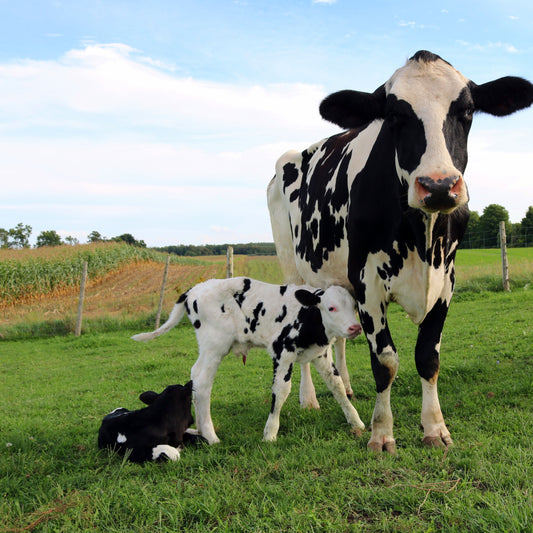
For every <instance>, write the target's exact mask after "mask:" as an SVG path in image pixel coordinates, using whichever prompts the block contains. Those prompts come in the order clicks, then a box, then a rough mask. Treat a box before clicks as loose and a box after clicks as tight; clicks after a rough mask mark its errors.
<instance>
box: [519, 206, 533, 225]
mask: <svg viewBox="0 0 533 533" xmlns="http://www.w3.org/2000/svg"><path fill="white" fill-rule="evenodd" d="M520 224H522V227H523V228H530V229H531V230H532V231H533V205H530V206H529V207H528V208H527V211H526V216H525V217H524V218H523V219H522V220H521V221H520Z"/></svg>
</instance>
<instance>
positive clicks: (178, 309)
mask: <svg viewBox="0 0 533 533" xmlns="http://www.w3.org/2000/svg"><path fill="white" fill-rule="evenodd" d="M186 300H187V293H184V294H182V295H181V296H180V297H179V299H178V301H177V302H176V305H174V307H173V308H172V311H171V312H170V316H169V317H168V320H167V321H166V322H165V323H164V324H163V325H162V326H161V327H160V328H158V329H156V330H155V331H150V332H147V333H138V334H137V335H134V336H133V337H132V339H133V340H134V341H151V340H152V339H155V338H156V337H159V336H160V335H164V334H165V333H168V332H169V331H170V330H171V329H172V328H173V327H175V326H177V325H178V324H179V323H180V322H181V319H182V318H183V315H185V312H186V306H185V303H186Z"/></svg>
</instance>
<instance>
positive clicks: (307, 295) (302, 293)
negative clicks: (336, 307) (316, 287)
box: [294, 289, 320, 307]
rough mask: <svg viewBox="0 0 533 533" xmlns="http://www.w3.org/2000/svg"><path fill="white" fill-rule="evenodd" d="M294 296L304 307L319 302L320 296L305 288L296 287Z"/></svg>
mask: <svg viewBox="0 0 533 533" xmlns="http://www.w3.org/2000/svg"><path fill="white" fill-rule="evenodd" d="M294 296H295V297H296V299H297V300H298V301H299V302H300V303H301V304H302V305H305V306H306V307H312V306H313V305H318V304H319V303H320V296H319V295H318V294H317V293H316V292H310V291H308V290H306V289H298V290H297V291H296V292H295V293H294Z"/></svg>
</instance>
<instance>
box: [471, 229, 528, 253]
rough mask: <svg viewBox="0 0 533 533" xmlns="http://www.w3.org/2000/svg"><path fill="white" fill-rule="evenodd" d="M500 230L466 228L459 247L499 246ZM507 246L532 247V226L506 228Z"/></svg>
mask: <svg viewBox="0 0 533 533" xmlns="http://www.w3.org/2000/svg"><path fill="white" fill-rule="evenodd" d="M500 247H501V242H500V232H499V230H498V229H496V230H494V231H483V230H479V229H475V228H474V229H473V230H471V229H467V230H466V233H465V236H464V238H463V241H462V243H461V246H460V248H465V249H470V248H500ZM507 247H508V248H528V247H533V227H531V226H530V227H527V226H526V227H523V226H521V227H520V228H519V229H515V228H513V227H512V226H511V227H510V228H507Z"/></svg>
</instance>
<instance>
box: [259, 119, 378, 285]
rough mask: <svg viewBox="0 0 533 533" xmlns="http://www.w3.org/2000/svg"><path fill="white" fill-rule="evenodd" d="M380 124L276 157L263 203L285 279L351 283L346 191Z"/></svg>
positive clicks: (364, 161) (315, 283)
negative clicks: (266, 196) (349, 277)
mask: <svg viewBox="0 0 533 533" xmlns="http://www.w3.org/2000/svg"><path fill="white" fill-rule="evenodd" d="M381 126H382V121H379V120H378V121H375V122H373V123H371V124H369V125H367V126H365V127H364V128H360V129H353V130H348V131H345V132H343V133H341V134H338V135H334V136H332V137H329V138H327V139H324V140H322V141H320V142H318V143H316V144H314V145H312V146H310V147H309V148H308V149H307V150H304V151H303V152H296V151H289V152H286V153H285V154H283V155H282V156H281V157H280V158H279V159H278V161H277V163H276V175H275V177H274V178H273V179H272V181H271V182H270V184H269V187H268V207H269V210H270V220H271V224H272V232H273V235H274V241H275V244H276V251H277V254H278V258H279V262H280V264H281V267H282V270H283V274H284V276H285V280H286V281H289V282H292V283H301V282H302V281H303V282H304V283H308V284H309V285H312V286H315V287H329V286H331V285H340V286H343V287H346V288H351V283H350V282H349V279H348V273H347V264H348V235H347V221H348V216H349V213H350V191H351V189H352V186H353V183H354V180H356V179H357V177H358V176H359V174H360V173H361V171H362V170H363V169H364V168H365V166H366V165H367V163H368V159H369V155H370V153H371V151H372V147H373V146H374V145H375V142H376V138H377V137H378V135H379V132H380V129H381Z"/></svg>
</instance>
